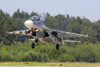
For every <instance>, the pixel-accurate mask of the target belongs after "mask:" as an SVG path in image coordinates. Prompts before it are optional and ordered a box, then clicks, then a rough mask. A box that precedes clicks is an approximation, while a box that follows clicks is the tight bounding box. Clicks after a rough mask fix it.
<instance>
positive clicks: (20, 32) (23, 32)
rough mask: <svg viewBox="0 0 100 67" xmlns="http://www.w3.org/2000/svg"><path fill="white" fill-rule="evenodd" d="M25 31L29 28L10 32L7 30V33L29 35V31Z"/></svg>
mask: <svg viewBox="0 0 100 67" xmlns="http://www.w3.org/2000/svg"><path fill="white" fill-rule="evenodd" d="M26 31H29V29H27V30H19V31H11V32H7V33H8V34H19V35H31V33H30V34H26V33H25V32H26Z"/></svg>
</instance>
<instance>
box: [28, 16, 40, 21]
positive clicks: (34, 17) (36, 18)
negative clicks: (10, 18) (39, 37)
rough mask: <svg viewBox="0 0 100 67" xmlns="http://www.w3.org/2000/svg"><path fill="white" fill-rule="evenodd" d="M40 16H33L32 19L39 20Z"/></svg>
mask: <svg viewBox="0 0 100 67" xmlns="http://www.w3.org/2000/svg"><path fill="white" fill-rule="evenodd" d="M39 19H40V18H39V17H38V16H32V17H31V18H30V20H32V21H37V20H39Z"/></svg>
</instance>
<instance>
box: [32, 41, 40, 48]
mask: <svg viewBox="0 0 100 67" xmlns="http://www.w3.org/2000/svg"><path fill="white" fill-rule="evenodd" d="M38 41H39V39H35V43H32V45H31V47H32V49H34V48H35V46H36V45H37V43H38Z"/></svg>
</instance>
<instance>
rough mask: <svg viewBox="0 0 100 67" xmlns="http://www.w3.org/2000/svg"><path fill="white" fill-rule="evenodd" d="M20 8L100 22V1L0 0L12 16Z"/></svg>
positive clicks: (2, 6)
mask: <svg viewBox="0 0 100 67" xmlns="http://www.w3.org/2000/svg"><path fill="white" fill-rule="evenodd" d="M18 8H19V9H20V10H24V11H26V12H28V13H31V12H32V11H35V12H38V13H43V12H48V13H50V14H51V15H57V14H69V15H70V16H75V17H76V16H80V17H86V18H88V19H89V20H91V21H97V20H100V0H0V9H2V10H3V11H4V12H7V13H10V15H12V14H13V13H14V11H16V10H17V9H18Z"/></svg>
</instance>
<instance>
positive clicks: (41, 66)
mask: <svg viewBox="0 0 100 67" xmlns="http://www.w3.org/2000/svg"><path fill="white" fill-rule="evenodd" d="M0 67H100V66H0Z"/></svg>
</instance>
